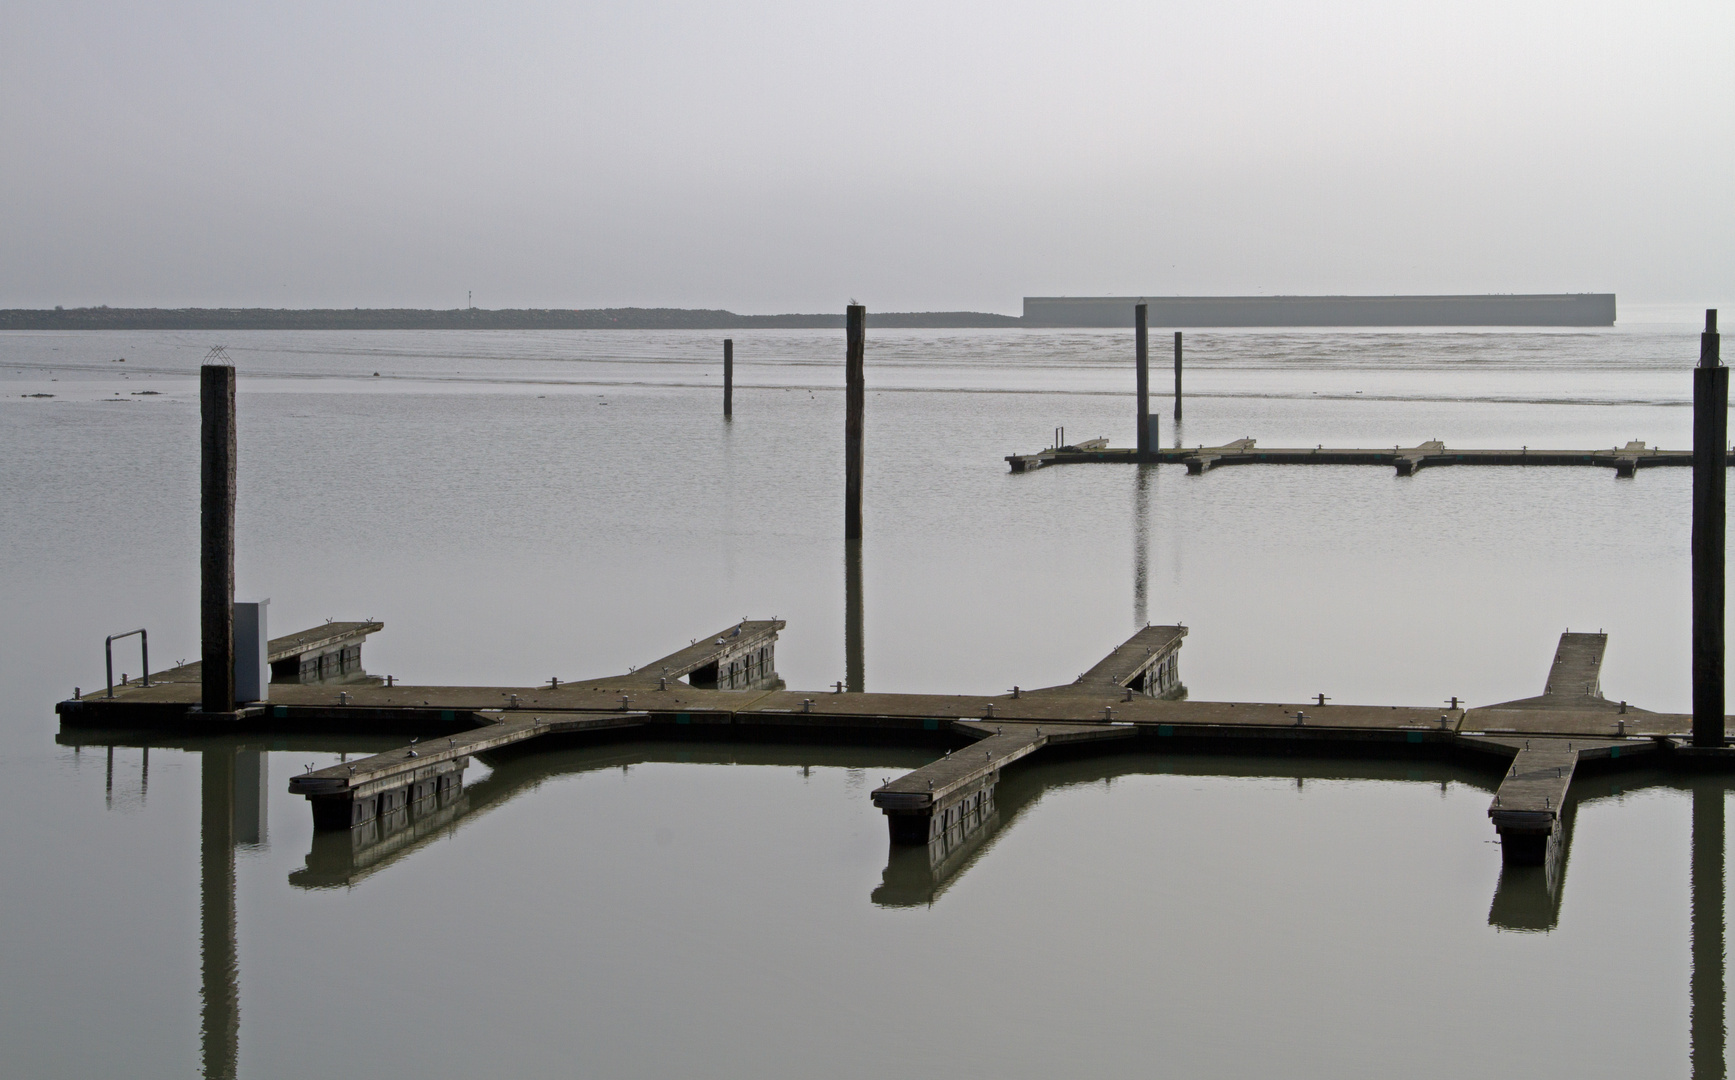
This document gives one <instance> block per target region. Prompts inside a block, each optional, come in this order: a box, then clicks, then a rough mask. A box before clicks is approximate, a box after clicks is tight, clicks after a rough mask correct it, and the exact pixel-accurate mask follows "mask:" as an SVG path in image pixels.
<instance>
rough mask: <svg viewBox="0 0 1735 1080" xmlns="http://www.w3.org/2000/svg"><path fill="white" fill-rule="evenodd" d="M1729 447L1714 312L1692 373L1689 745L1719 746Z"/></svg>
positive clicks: (1724, 371) (1724, 373) (1725, 374)
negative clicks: (1691, 578) (1691, 698)
mask: <svg viewBox="0 0 1735 1080" xmlns="http://www.w3.org/2000/svg"><path fill="white" fill-rule="evenodd" d="M1728 443H1729V369H1728V368H1726V367H1724V366H1723V361H1722V357H1721V355H1720V349H1719V343H1718V334H1717V312H1716V310H1715V309H1712V310H1709V311H1706V312H1705V332H1704V334H1702V335H1701V336H1700V338H1699V366H1698V367H1697V368H1694V369H1693V745H1694V746H1722V745H1723V744H1724V741H1725V738H1724V726H1723V725H1724V718H1723V708H1724V693H1723V601H1724V562H1723V554H1724V551H1723V549H1724V528H1725V521H1726V494H1727V488H1728V469H1727V468H1726V466H1725V464H1724V462H1725V455H1726V454H1727V448H1728Z"/></svg>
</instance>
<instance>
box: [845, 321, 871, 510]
mask: <svg viewBox="0 0 1735 1080" xmlns="http://www.w3.org/2000/svg"><path fill="white" fill-rule="evenodd" d="M844 321H845V325H846V327H847V332H848V336H849V341H848V345H847V350H846V352H845V354H844V371H843V377H844V385H845V391H846V392H845V394H844V399H845V403H844V407H845V409H846V413H845V416H844V421H843V538H844V539H845V540H860V539H861V480H862V441H861V437H862V410H863V409H864V408H865V407H866V404H867V381H866V378H865V376H864V375H863V372H862V365H863V359H864V355H865V352H866V348H867V346H866V342H865V340H864V324H865V323H866V322H867V308H866V307H864V306H862V305H861V304H851V305H849V309H848V311H847V313H846V315H845V320H844Z"/></svg>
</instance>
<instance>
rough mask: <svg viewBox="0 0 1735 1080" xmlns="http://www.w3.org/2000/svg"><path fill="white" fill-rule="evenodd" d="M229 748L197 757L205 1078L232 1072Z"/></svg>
mask: <svg viewBox="0 0 1735 1080" xmlns="http://www.w3.org/2000/svg"><path fill="white" fill-rule="evenodd" d="M235 765H236V760H235V752H234V750H233V749H231V748H230V747H228V746H214V747H211V748H210V749H207V750H205V751H204V752H203V753H201V754H200V755H199V780H200V791H199V975H200V997H201V998H202V1009H201V1016H200V1033H199V1040H200V1052H201V1057H202V1060H203V1066H204V1076H205V1078H206V1080H228V1078H231V1077H233V1076H234V1075H235V1067H236V1058H237V1054H238V1052H239V1049H240V1044H241V1003H240V998H241V988H240V976H239V971H238V969H237V966H236V956H235V951H236V950H235V835H236V830H235Z"/></svg>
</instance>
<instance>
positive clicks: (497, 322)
mask: <svg viewBox="0 0 1735 1080" xmlns="http://www.w3.org/2000/svg"><path fill="white" fill-rule="evenodd" d="M868 324H869V325H870V326H878V327H882V328H896V327H914V328H931V329H964V328H970V327H1013V326H1022V325H1024V320H1023V319H1021V318H1019V317H1018V316H1016V315H996V314H993V313H990V312H983V311H888V312H869V313H868ZM767 329H776V330H784V329H788V330H841V329H843V312H841V311H840V312H838V313H836V314H826V315H737V314H735V313H734V312H732V311H723V310H719V309H694V308H589V309H562V308H503V309H500V310H488V309H485V308H451V309H448V310H444V311H436V310H427V309H419V308H306V309H292V308H111V307H88V308H67V309H65V310H62V309H60V308H53V309H46V310H45V309H30V308H14V309H11V310H0V330H767Z"/></svg>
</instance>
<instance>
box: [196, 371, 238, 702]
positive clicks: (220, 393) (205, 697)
mask: <svg viewBox="0 0 1735 1080" xmlns="http://www.w3.org/2000/svg"><path fill="white" fill-rule="evenodd" d="M234 605H235V369H234V368H233V367H231V366H229V365H226V364H206V365H204V366H203V367H201V368H200V369H199V631H200V640H201V650H200V656H201V659H202V661H203V667H204V672H203V677H204V684H203V694H202V696H201V699H200V701H201V707H202V708H203V709H204V711H205V712H207V713H230V712H234V711H235V608H234Z"/></svg>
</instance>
